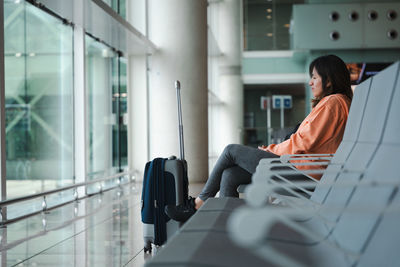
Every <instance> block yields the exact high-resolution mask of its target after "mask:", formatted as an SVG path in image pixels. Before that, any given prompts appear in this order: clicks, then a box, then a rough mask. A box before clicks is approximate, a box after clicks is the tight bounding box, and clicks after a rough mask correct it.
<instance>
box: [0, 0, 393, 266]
mask: <svg viewBox="0 0 400 267" xmlns="http://www.w3.org/2000/svg"><path fill="white" fill-rule="evenodd" d="M0 15H1V16H2V17H0V25H1V26H0V28H1V29H2V30H1V31H0V41H1V42H0V106H1V108H0V138H1V142H0V170H1V183H0V189H1V190H0V195H1V201H0V217H1V221H0V224H1V225H0V251H1V254H0V259H1V260H0V261H1V266H145V265H147V266H245V265H248V266H377V265H382V266H399V265H400V256H399V255H397V254H398V253H396V249H398V247H399V245H400V235H399V231H398V230H397V227H396V226H395V225H396V224H397V222H398V221H399V220H400V217H399V216H400V200H399V195H398V191H399V190H398V189H399V185H400V180H399V172H398V171H396V166H397V165H396V164H398V163H396V160H395V159H396V158H398V153H399V152H400V143H399V141H398V138H397V136H398V135H396V133H397V134H398V132H399V130H400V124H399V122H398V116H399V113H400V109H399V108H397V107H400V75H399V73H400V66H399V65H400V63H399V60H400V36H399V34H400V1H399V0H384V1H380V0H0ZM329 54H334V55H337V56H339V57H340V58H341V59H343V61H344V62H345V63H346V66H347V68H348V69H349V72H350V78H351V87H352V90H353V91H354V98H353V103H352V108H351V110H350V113H349V120H348V123H347V125H346V132H345V137H344V139H343V141H342V144H341V145H340V147H339V150H338V153H336V154H334V155H329V157H330V163H327V165H328V167H327V169H326V171H325V173H324V174H323V176H322V178H321V180H319V181H314V182H315V183H316V184H318V185H317V186H316V185H315V184H313V187H315V186H316V187H315V191H314V192H312V190H311V191H309V188H308V187H307V186H309V184H306V185H305V187H304V188H302V189H296V190H294V191H293V190H292V189H293V187H290V189H288V190H289V191H290V190H292V191H291V192H292V195H291V196H290V198H289V197H287V198H285V197H286V195H285V197H284V196H282V199H283V200H282V203H283V204H282V203H281V202H279V201H277V202H279V203H275V202H274V201H275V200H277V199H278V200H279V198H278V197H276V196H275V195H267V194H269V193H271V192H272V193H274V194H278V193H276V192H275V191H273V190H272V189H271V188H272V187H271V186H270V184H271V183H274V182H271V181H269V180H268V181H267V179H269V177H270V176H271V175H272V174H271V169H268V170H267V168H269V167H267V163H265V164H264V163H263V162H261V161H260V163H259V167H258V168H257V170H256V173H255V174H254V175H253V183H252V184H251V185H250V186H249V187H248V188H247V189H245V190H244V191H241V194H240V202H238V201H239V200H238V199H227V200H224V198H216V199H213V201H215V202H212V201H210V203H208V206H207V205H205V206H204V210H202V212H197V213H196V214H195V216H193V218H192V219H190V220H189V221H188V222H187V223H185V224H184V225H181V229H180V230H178V231H177V232H176V233H175V234H173V235H172V234H171V235H170V236H168V241H167V243H166V245H164V246H155V245H154V244H153V246H152V251H151V252H150V253H147V252H145V251H144V246H145V242H144V237H143V236H144V231H143V223H142V221H141V210H142V209H143V201H142V198H141V196H142V189H143V188H142V183H143V176H144V171H145V165H146V163H147V162H149V161H151V160H152V159H154V158H158V157H161V158H168V157H170V156H172V155H175V156H177V157H182V154H184V159H185V160H186V161H187V172H188V179H189V195H191V196H197V195H198V194H199V193H200V191H201V189H202V187H203V185H204V184H205V182H206V181H207V178H208V176H209V174H210V172H211V170H212V169H213V167H214V165H215V163H216V161H217V159H218V156H219V155H220V154H221V152H222V151H223V149H224V148H225V147H226V146H227V145H228V144H243V145H247V146H251V147H255V148H257V147H258V146H262V145H269V144H277V143H280V142H282V141H283V140H284V139H285V136H286V135H287V134H288V133H290V132H292V131H293V129H294V127H295V126H296V125H298V124H299V123H301V122H302V121H303V119H304V118H305V117H306V116H307V115H308V114H309V113H310V111H311V110H312V105H311V99H312V98H313V95H312V92H311V88H310V86H309V80H310V73H309V69H308V68H309V64H310V63H311V62H312V61H313V60H314V59H315V58H317V57H319V56H322V55H329ZM176 81H179V83H180V85H181V89H180V95H181V103H182V106H181V110H182V114H183V118H182V123H183V128H181V129H183V136H184V139H183V140H184V141H183V142H181V141H180V138H179V134H180V128H179V122H180V120H179V118H178V102H177V95H176V88H175V87H176ZM350 117H351V120H350ZM182 143H183V145H184V150H183V147H182ZM182 150H183V151H182ZM182 152H184V153H182ZM318 160H320V159H318ZM288 162H289V161H286V164H288ZM282 164H283V161H282ZM294 170H295V171H296V168H294ZM267 173H268V175H267ZM275 175H279V174H275ZM282 175H283V174H282ZM332 177H334V178H332ZM343 177H344V178H343ZM330 178H332V179H331V180H328V179H330ZM342 178H343V179H342ZM378 178H379V179H378ZM324 179H325V180H326V181H327V182H325V180H324ZM342 180H344V182H343V181H342ZM340 181H342V182H340ZM324 182H325V183H324ZM338 183H339V185H338ZM288 184H289V182H288ZM320 184H321V186H320V187H318V186H319V185H320ZM268 186H270V187H268ZM275 186H277V185H275ZM290 186H293V185H290ZM267 187H268V189H267ZM274 188H275V187H274ZM296 188H297V187H296ZM239 190H240V189H239ZM299 190H300V191H302V192H301V194H298V192H299ZM374 190H375V191H374ZM321 191H323V192H326V193H325V194H323V193H321ZM361 191H362V193H361ZM268 192H269V193H268ZM272 193H271V194H272ZM303 193H304V194H308V198H307V199H305V197H304V194H303ZM261 195H262V197H261ZM367 196H368V198H367V200H366V201H365V197H367ZM217 197H218V195H217ZM363 197H364V199H363ZM261 198H262V199H263V200H260V199H261ZM294 198H296V199H294ZM297 198H298V199H301V201H302V202H301V203H300V200H298V201H297ZM361 199H362V201H361ZM339 200H340V201H339ZM221 201H223V203H222V202H221ZM267 202H268V203H267ZM221 203H222V204H221ZM271 203H272V204H276V206H280V208H276V209H275V208H272V209H273V210H271V206H272V205H271ZM360 203H362V205H361V204H360ZM306 204H307V205H306ZM292 205H294V206H295V207H296V208H293V207H289V208H288V207H286V209H285V208H282V207H283V206H292ZM239 206H241V207H239ZM289 211H292V213H290V212H289ZM310 214H312V215H310ZM327 214H329V215H327ZM332 214H336V216H335V218H334V219H332ZM291 216H292V217H291ZM293 216H294V217H296V218H295V219H293V218H294V217H293ZM306 217H307V219H306ZM310 218H312V219H310ZM196 220H197V221H196ZM277 221H279V222H280V223H281V224H282V225H283V226H284V227H286V228H288V229H289V228H290V230H288V229H286V228H285V229H286V230H285V232H286V235H285V238H286V237H287V236H288V234H287V232H290V233H292V232H293V236H296V237H297V236H298V235H299V233H301V234H302V235H303V237H302V238H301V239H297V240H295V241H293V240H292V239H290V240H288V239H285V238H283V239H280V238H282V237H281V236H280V235H274V234H276V233H278V232H279V229H275V228H279V227H281V228H282V227H283V226H282V225H278V226H276V225H275V224H276V222H277ZM360 221H361V222H360ZM317 222H318V223H317ZM367 222H368V223H367ZM271 225H272V226H271ZM316 225H318V227H317V226H316ZM274 226H276V227H275V228H274ZM321 229H322V230H321ZM350 229H353V230H350ZM320 230H321V235H319V231H320ZM349 231H350V233H348V232H349ZM280 232H282V229H281V230H280ZM322 233H327V234H326V235H323V234H322ZM282 236H284V235H282ZM304 236H306V238H305V237H304ZM278 239H279V240H280V241H276V240H278ZM270 240H273V241H274V242H272V241H270ZM270 243H273V244H275V245H271V244H270ZM276 243H278V245H276ZM294 244H295V245H294ZM314 255H315V257H314ZM328 262H329V264H328Z"/></svg>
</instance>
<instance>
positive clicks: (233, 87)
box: [216, 0, 243, 151]
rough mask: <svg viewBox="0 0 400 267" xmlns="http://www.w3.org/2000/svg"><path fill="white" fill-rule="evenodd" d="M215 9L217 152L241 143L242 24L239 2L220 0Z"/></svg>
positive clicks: (240, 3) (237, 0)
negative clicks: (217, 57)
mask: <svg viewBox="0 0 400 267" xmlns="http://www.w3.org/2000/svg"><path fill="white" fill-rule="evenodd" d="M219 4H220V7H219V30H218V32H219V34H218V36H217V37H216V38H217V40H218V44H219V48H220V50H221V52H222V56H221V57H220V59H219V63H220V65H219V75H220V76H219V89H218V91H219V95H218V96H219V98H220V99H221V100H222V102H223V105H222V107H221V109H220V116H219V117H220V118H219V120H218V121H219V122H220V123H219V130H220V134H219V141H218V142H216V143H217V144H219V146H220V148H219V150H220V151H222V149H223V148H224V147H225V146H226V145H227V144H230V143H236V144H240V143H242V130H243V83H242V78H241V60H242V35H241V32H242V26H241V25H242V24H241V21H242V20H241V17H242V16H241V8H242V6H241V5H242V1H240V0H223V1H221V2H220V3H219Z"/></svg>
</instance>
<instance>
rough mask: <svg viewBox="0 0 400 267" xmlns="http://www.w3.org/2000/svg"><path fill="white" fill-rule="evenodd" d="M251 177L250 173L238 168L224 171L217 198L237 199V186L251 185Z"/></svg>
mask: <svg viewBox="0 0 400 267" xmlns="http://www.w3.org/2000/svg"><path fill="white" fill-rule="evenodd" d="M251 175H252V174H251V173H249V172H248V171H246V170H245V169H242V168H241V167H239V166H235V167H231V168H229V169H226V170H225V171H224V172H223V173H222V177H221V185H220V189H219V196H220V197H239V193H238V191H237V188H238V186H239V185H241V184H249V183H251Z"/></svg>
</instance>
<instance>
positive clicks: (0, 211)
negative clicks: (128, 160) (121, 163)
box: [0, 170, 134, 225]
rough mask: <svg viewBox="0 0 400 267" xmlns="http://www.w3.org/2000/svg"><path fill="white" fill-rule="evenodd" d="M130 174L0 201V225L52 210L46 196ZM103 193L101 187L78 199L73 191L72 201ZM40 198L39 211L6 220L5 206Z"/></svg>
mask: <svg viewBox="0 0 400 267" xmlns="http://www.w3.org/2000/svg"><path fill="white" fill-rule="evenodd" d="M132 173H134V171H133V170H132V171H127V172H120V173H117V174H114V175H110V176H107V177H104V178H100V179H95V180H91V181H86V182H82V183H77V184H73V185H69V186H64V187H60V188H57V189H53V190H49V191H45V192H41V193H37V194H32V195H27V196H22V197H17V198H13V199H7V200H3V201H0V216H1V221H0V225H5V224H7V223H10V222H14V221H17V220H20V219H23V218H26V217H29V216H32V215H35V214H38V213H40V212H42V211H45V210H50V209H53V208H54V207H51V208H49V207H47V203H46V196H47V195H51V194H55V193H59V192H62V191H66V190H70V189H74V188H78V187H82V186H88V185H91V184H96V183H101V182H104V181H107V180H111V179H115V178H119V177H122V176H125V175H130V174H132ZM131 180H132V179H131V178H129V182H131ZM127 183H128V182H127ZM119 185H120V182H118V183H117V185H115V186H111V187H110V188H107V189H106V190H109V189H112V188H115V187H117V186H119ZM103 191H105V190H103V188H102V187H101V188H100V190H99V191H98V192H96V193H92V194H88V193H87V191H86V190H85V195H84V196H83V197H81V198H79V196H78V195H77V194H76V191H75V192H74V198H75V199H74V200H78V199H82V198H85V197H88V196H91V195H95V194H99V193H102V192H103ZM40 197H43V198H44V199H43V204H42V209H41V210H40V209H39V210H37V211H33V212H30V213H26V214H23V215H21V216H18V217H15V218H13V219H11V220H8V219H7V216H6V214H5V213H4V208H5V207H6V206H9V205H12V204H15V203H18V202H24V201H27V200H30V199H35V198H40ZM74 200H72V201H74ZM72 201H71V200H67V201H65V202H63V203H60V204H57V205H55V207H60V206H63V205H66V204H68V203H71V202H72Z"/></svg>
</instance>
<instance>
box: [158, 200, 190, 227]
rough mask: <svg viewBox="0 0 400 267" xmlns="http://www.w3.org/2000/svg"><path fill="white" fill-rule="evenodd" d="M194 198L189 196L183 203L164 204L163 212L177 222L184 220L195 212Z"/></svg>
mask: <svg viewBox="0 0 400 267" xmlns="http://www.w3.org/2000/svg"><path fill="white" fill-rule="evenodd" d="M194 200H195V199H194V198H192V197H190V198H189V199H188V200H187V201H186V202H185V203H183V204H181V205H178V206H175V205H167V206H165V213H166V214H167V215H168V216H169V217H170V218H171V219H172V220H175V221H178V222H186V221H187V220H188V219H189V218H190V217H192V215H193V214H194V213H195V212H196V204H195V202H194Z"/></svg>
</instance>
